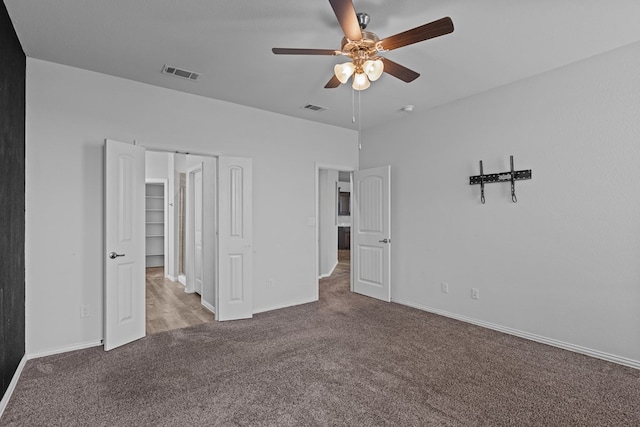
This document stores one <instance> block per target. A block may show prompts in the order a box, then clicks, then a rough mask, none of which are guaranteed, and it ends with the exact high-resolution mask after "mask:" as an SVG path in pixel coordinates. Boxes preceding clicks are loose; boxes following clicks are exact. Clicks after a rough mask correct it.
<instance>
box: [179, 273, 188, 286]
mask: <svg viewBox="0 0 640 427" xmlns="http://www.w3.org/2000/svg"><path fill="white" fill-rule="evenodd" d="M178 282H180V283H182V284H183V285H184V286H187V276H185V275H184V274H179V275H178Z"/></svg>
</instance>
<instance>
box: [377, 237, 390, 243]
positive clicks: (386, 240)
mask: <svg viewBox="0 0 640 427" xmlns="http://www.w3.org/2000/svg"><path fill="white" fill-rule="evenodd" d="M378 242H380V243H391V239H386V238H385V239H382V240H378Z"/></svg>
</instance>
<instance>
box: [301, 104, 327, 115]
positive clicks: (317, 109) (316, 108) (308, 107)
mask: <svg viewBox="0 0 640 427" xmlns="http://www.w3.org/2000/svg"><path fill="white" fill-rule="evenodd" d="M302 108H303V109H305V110H311V111H315V112H318V113H319V112H320V111H324V110H326V108H324V107H320V106H319V105H313V104H307V105H305V106H304V107H302Z"/></svg>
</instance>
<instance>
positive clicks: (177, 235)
mask: <svg viewBox="0 0 640 427" xmlns="http://www.w3.org/2000/svg"><path fill="white" fill-rule="evenodd" d="M145 157H146V162H145V165H146V168H145V169H146V171H145V174H146V197H145V201H146V210H145V228H146V230H145V232H146V235H145V236H146V237H145V244H146V247H145V254H146V267H147V268H146V275H145V276H146V277H145V279H146V280H145V287H146V330H147V333H148V334H153V333H157V332H163V331H167V330H172V329H179V328H184V327H188V326H195V325H197V324H200V323H206V322H211V321H213V320H214V313H213V312H212V308H213V305H212V304H211V305H209V306H207V305H206V304H203V301H202V294H203V284H202V274H201V273H202V270H203V269H202V246H203V238H202V218H203V215H202V212H203V211H202V209H203V208H202V194H203V186H204V185H205V184H204V183H203V180H202V176H203V174H202V171H203V161H202V159H200V158H199V157H200V156H188V155H186V154H178V153H169V152H163V151H147V153H146V156H145ZM210 162H213V163H214V164H215V159H213V158H212V159H211V160H210ZM196 170H197V173H195V174H190V172H195V171H196ZM214 175H215V174H214V173H210V174H209V177H212V176H214ZM194 176H195V177H197V179H196V181H197V182H196V181H193V182H191V185H189V183H188V181H189V178H190V177H191V178H193V177H194ZM214 179H215V178H214ZM194 184H195V186H194ZM206 187H207V188H210V187H215V182H211V183H207V184H206ZM189 192H191V197H189V194H190V193H189ZM196 194H197V195H199V196H200V197H198V198H197V200H196V205H195V206H192V208H191V209H189V208H188V203H189V201H190V200H193V195H196ZM189 215H192V218H191V220H190V219H189ZM197 224H200V225H199V226H198V225H197ZM189 226H191V227H193V231H194V232H199V236H200V238H199V239H198V242H199V244H198V245H197V247H198V248H200V250H197V248H194V249H195V250H194V251H192V252H193V253H192V254H191V255H189V250H188V245H189V242H188V240H189V239H188V231H189V230H188V227H189ZM192 240H193V239H192ZM195 253H199V254H200V263H197V262H195V265H196V268H197V270H196V271H199V272H200V274H196V275H195V277H199V278H200V280H199V281H196V284H192V285H191V287H188V286H187V283H188V280H187V277H188V276H189V274H188V271H189V265H190V263H194V254H195ZM191 278H194V275H192V276H191ZM197 283H199V285H198V284H197Z"/></svg>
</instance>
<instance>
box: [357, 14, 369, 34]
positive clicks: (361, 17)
mask: <svg viewBox="0 0 640 427" xmlns="http://www.w3.org/2000/svg"><path fill="white" fill-rule="evenodd" d="M356 17H357V18H358V24H359V25H360V29H361V30H364V29H365V28H367V25H369V21H370V20H371V17H370V16H369V14H368V13H362V12H360V13H356Z"/></svg>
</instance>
